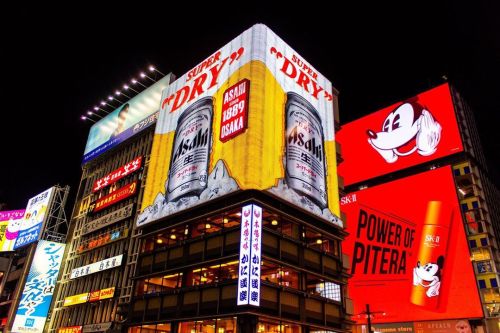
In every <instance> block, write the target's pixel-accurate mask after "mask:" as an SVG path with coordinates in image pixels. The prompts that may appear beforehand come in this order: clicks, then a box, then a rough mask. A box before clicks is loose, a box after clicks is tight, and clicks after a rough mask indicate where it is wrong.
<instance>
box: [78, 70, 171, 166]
mask: <svg viewBox="0 0 500 333" xmlns="http://www.w3.org/2000/svg"><path fill="white" fill-rule="evenodd" d="M171 79H172V77H171V75H170V74H169V75H167V76H165V77H164V78H162V79H161V80H158V81H157V82H156V83H155V84H153V85H152V86H150V87H149V88H147V89H145V90H144V91H142V92H141V93H140V94H138V95H136V96H134V97H133V98H131V99H130V100H129V101H128V102H127V103H125V104H123V105H121V106H119V107H118V108H117V109H115V110H114V111H112V112H111V113H110V114H109V115H107V116H106V117H104V118H103V119H101V120H100V121H98V122H96V123H95V124H94V125H93V126H92V127H91V128H90V133H89V138H88V139H87V145H86V146H85V153H84V156H83V163H87V162H89V161H91V160H93V159H94V158H96V157H97V156H99V155H101V154H103V153H105V152H106V151H108V150H109V149H111V148H113V147H116V146H117V145H119V144H120V143H122V142H124V141H125V140H127V139H128V138H130V137H132V136H134V135H136V134H137V133H140V132H141V131H143V130H144V129H146V128H148V127H149V126H151V125H152V124H154V123H155V122H156V120H157V118H158V114H157V111H158V105H159V104H160V97H161V92H162V90H163V89H165V88H166V87H168V84H169V83H170V81H171ZM117 98H119V97H117Z"/></svg>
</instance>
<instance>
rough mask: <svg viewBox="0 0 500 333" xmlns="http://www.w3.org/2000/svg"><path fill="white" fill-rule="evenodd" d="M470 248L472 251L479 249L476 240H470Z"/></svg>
mask: <svg viewBox="0 0 500 333" xmlns="http://www.w3.org/2000/svg"><path fill="white" fill-rule="evenodd" d="M469 246H470V248H471V249H474V248H476V247H477V244H476V240H475V239H469Z"/></svg>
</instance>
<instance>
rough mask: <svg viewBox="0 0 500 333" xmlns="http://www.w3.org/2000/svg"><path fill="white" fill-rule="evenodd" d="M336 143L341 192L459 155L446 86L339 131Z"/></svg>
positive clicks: (460, 142)
mask: <svg viewBox="0 0 500 333" xmlns="http://www.w3.org/2000/svg"><path fill="white" fill-rule="evenodd" d="M337 141H338V142H339V143H340V145H341V146H342V157H343V159H344V161H343V162H342V163H341V164H340V165H339V175H341V176H342V177H343V178H344V185H346V186H348V185H351V184H355V183H358V182H361V181H363V180H366V179H369V178H374V177H377V176H381V175H385V174H388V173H391V172H394V171H397V170H402V169H405V168H408V167H411V166H414V165H417V164H421V163H425V162H429V161H432V160H435V159H437V158H440V157H444V156H448V155H451V154H455V153H458V152H461V151H462V150H463V146H462V140H461V137H460V132H459V129H458V124H457V121H456V117H455V110H454V107H453V101H452V98H451V93H450V87H449V85H448V84H447V83H446V84H443V85H440V86H438V87H436V88H434V89H431V90H428V91H426V92H423V93H421V94H418V95H417V96H415V97H413V98H410V99H408V100H405V101H403V102H400V103H396V104H393V105H391V106H389V107H386V108H384V109H382V110H379V111H377V112H375V113H372V114H370V115H368V116H366V117H363V118H360V119H358V120H355V121H353V122H351V123H348V124H346V125H343V126H342V129H341V130H340V131H339V132H338V133H337Z"/></svg>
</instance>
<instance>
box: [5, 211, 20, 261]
mask: <svg viewBox="0 0 500 333" xmlns="http://www.w3.org/2000/svg"><path fill="white" fill-rule="evenodd" d="M24 213H25V210H24V209H20V210H9V211H3V212H0V252H4V251H12V250H14V244H15V242H16V239H17V236H18V234H19V229H20V228H21V224H22V222H23V221H24Z"/></svg>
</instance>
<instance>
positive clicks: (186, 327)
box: [178, 317, 236, 333]
mask: <svg viewBox="0 0 500 333" xmlns="http://www.w3.org/2000/svg"><path fill="white" fill-rule="evenodd" d="M178 332H179V333H228V332H232V333H234V332H236V317H231V318H219V319H206V320H198V321H187V322H181V323H180V324H179V331H178Z"/></svg>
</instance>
